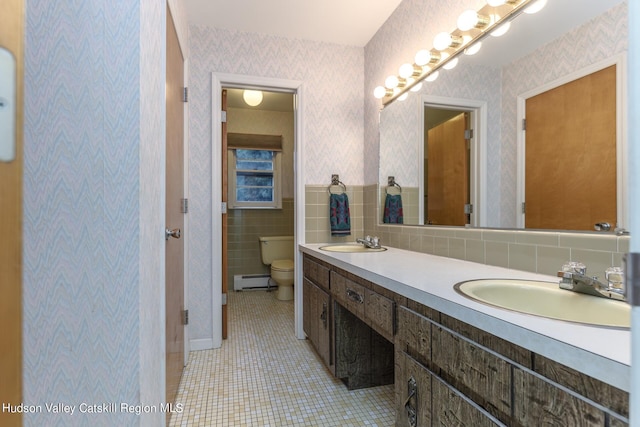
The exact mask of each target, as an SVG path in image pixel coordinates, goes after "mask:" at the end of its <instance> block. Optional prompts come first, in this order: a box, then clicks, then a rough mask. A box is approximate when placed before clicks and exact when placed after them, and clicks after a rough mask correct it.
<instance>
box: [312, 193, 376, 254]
mask: <svg viewBox="0 0 640 427" xmlns="http://www.w3.org/2000/svg"><path fill="white" fill-rule="evenodd" d="M336 189H337V187H333V189H332V191H333V192H337V191H336ZM346 193H347V196H348V197H349V212H350V217H351V234H350V235H349V236H339V237H334V236H331V231H330V227H329V190H328V188H327V186H326V185H307V186H306V187H305V218H304V220H305V242H306V243H325V242H327V243H343V242H354V241H355V240H356V238H358V237H363V236H364V224H363V214H364V210H363V189H362V186H361V185H355V186H351V185H348V186H347V191H346Z"/></svg>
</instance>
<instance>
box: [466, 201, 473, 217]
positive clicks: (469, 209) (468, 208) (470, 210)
mask: <svg viewBox="0 0 640 427" xmlns="http://www.w3.org/2000/svg"><path fill="white" fill-rule="evenodd" d="M464 213H465V214H467V215H471V214H472V213H473V205H472V204H471V203H466V204H465V205H464Z"/></svg>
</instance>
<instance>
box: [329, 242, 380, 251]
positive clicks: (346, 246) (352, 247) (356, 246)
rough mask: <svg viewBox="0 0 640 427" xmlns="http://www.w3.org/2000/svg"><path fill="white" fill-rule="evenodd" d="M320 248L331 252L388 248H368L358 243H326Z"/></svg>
mask: <svg viewBox="0 0 640 427" xmlns="http://www.w3.org/2000/svg"><path fill="white" fill-rule="evenodd" d="M320 249H321V250H323V251H329V252H382V251H386V250H387V248H375V249H374V248H368V247H366V246H364V245H360V244H356V243H351V244H343V245H340V244H339V245H325V246H320Z"/></svg>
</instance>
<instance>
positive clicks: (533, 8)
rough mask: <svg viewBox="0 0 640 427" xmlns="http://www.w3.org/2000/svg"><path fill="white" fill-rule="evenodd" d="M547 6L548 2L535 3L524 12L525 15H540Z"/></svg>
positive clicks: (539, 1) (540, 0) (545, 0)
mask: <svg viewBox="0 0 640 427" xmlns="http://www.w3.org/2000/svg"><path fill="white" fill-rule="evenodd" d="M546 5H547V0H538V1H535V2H533V4H532V5H531V6H529V7H527V8H526V9H525V10H524V13H528V14H530V15H533V14H534V13H538V12H540V11H541V10H542V8H543V7H545V6H546Z"/></svg>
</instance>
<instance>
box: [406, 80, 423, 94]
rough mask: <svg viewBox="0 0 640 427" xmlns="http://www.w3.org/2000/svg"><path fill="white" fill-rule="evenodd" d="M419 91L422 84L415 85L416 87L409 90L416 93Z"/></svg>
mask: <svg viewBox="0 0 640 427" xmlns="http://www.w3.org/2000/svg"><path fill="white" fill-rule="evenodd" d="M420 89H422V82H418V83H416V85H415V86H414V87H412V88H411V89H409V90H410V91H411V92H418V91H419V90H420Z"/></svg>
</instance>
